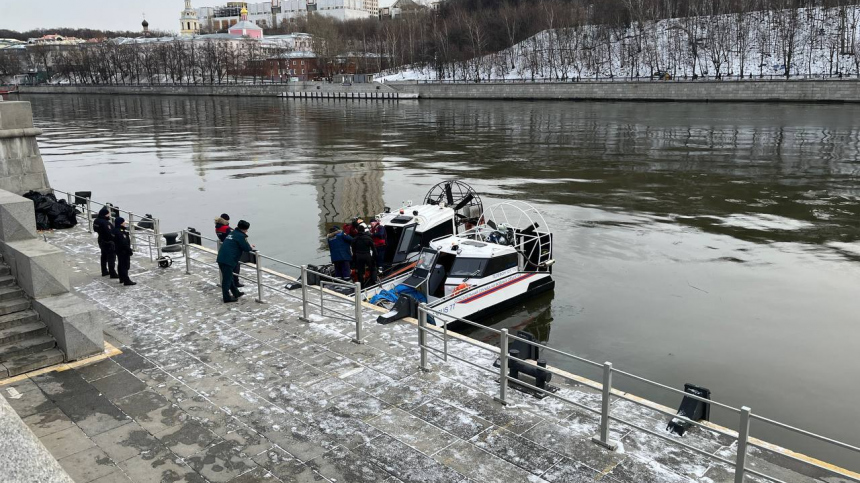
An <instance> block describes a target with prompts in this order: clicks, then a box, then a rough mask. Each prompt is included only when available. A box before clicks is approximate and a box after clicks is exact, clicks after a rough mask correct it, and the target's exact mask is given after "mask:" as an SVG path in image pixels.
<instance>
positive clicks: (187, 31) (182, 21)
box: [179, 0, 200, 35]
mask: <svg viewBox="0 0 860 483" xmlns="http://www.w3.org/2000/svg"><path fill="white" fill-rule="evenodd" d="M199 32H200V24H199V23H198V21H197V11H196V10H194V9H193V8H191V0H185V10H183V11H182V17H180V18H179V33H181V34H182V35H196V34H198V33H199Z"/></svg>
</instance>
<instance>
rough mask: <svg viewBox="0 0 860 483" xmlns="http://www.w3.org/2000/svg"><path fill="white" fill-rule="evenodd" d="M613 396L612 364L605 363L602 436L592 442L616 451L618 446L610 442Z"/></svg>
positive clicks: (601, 404) (601, 407) (601, 405)
mask: <svg viewBox="0 0 860 483" xmlns="http://www.w3.org/2000/svg"><path fill="white" fill-rule="evenodd" d="M611 396H612V363H611V362H604V363H603V393H602V396H601V398H600V434H598V435H597V436H595V437H593V438H591V440H592V441H594V442H595V443H597V444H599V445H600V446H603V447H604V448H606V449H609V450H612V451H615V448H617V447H618V445H617V444H615V443H613V442H611V441H609V403H610V402H611V400H610V397H611Z"/></svg>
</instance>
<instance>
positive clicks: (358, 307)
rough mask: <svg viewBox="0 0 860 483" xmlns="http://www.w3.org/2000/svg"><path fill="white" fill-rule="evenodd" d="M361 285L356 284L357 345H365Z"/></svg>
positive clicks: (355, 340)
mask: <svg viewBox="0 0 860 483" xmlns="http://www.w3.org/2000/svg"><path fill="white" fill-rule="evenodd" d="M361 324H362V321H361V284H360V283H358V282H355V339H353V340H352V341H353V342H355V343H356V344H364V341H363V340H362V339H364V334H363V332H364V330H363V328H362V326H361Z"/></svg>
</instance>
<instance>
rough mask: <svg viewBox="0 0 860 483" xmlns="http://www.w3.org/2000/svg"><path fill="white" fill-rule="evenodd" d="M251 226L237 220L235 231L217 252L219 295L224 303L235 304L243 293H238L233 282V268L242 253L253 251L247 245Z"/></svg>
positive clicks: (227, 237) (252, 248) (250, 246)
mask: <svg viewBox="0 0 860 483" xmlns="http://www.w3.org/2000/svg"><path fill="white" fill-rule="evenodd" d="M249 228H251V224H250V223H248V222H247V221H245V220H239V223H238V224H237V225H236V229H235V230H233V231H231V232H230V234H229V235H227V236H226V237H225V238H224V242H223V243H221V249H220V250H218V268H219V269H220V270H221V295H222V296H223V299H224V303H230V302H236V301H237V300H239V297H241V296H242V295H244V293H242V292H240V291H239V288H238V287H236V283H235V281H234V280H233V268H234V267H235V266H236V265H238V264H239V259H240V258H241V257H242V253H244V252H250V251H253V250H254V246H253V245H251V244H250V243H248V229H249Z"/></svg>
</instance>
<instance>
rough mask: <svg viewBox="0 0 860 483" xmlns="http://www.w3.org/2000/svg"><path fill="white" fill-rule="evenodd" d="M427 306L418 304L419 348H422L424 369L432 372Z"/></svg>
mask: <svg viewBox="0 0 860 483" xmlns="http://www.w3.org/2000/svg"><path fill="white" fill-rule="evenodd" d="M426 330H427V306H426V305H425V304H423V303H422V304H419V305H418V348H419V349H420V350H421V365H420V366H419V367H420V368H421V370H422V371H424V372H430V367H429V366H428V365H427V333H426V332H425V331H426Z"/></svg>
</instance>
